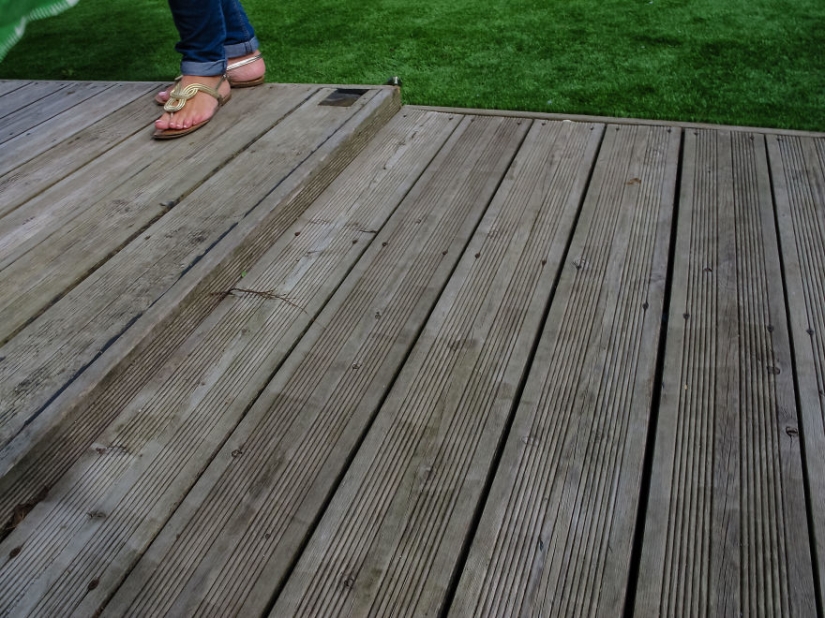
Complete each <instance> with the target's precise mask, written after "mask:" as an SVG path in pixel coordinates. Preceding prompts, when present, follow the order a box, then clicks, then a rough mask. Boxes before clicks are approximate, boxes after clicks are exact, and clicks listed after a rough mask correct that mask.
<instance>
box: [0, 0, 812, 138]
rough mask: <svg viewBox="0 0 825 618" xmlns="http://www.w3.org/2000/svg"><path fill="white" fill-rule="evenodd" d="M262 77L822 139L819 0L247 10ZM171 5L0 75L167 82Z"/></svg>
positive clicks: (274, 0) (38, 47)
mask: <svg viewBox="0 0 825 618" xmlns="http://www.w3.org/2000/svg"><path fill="white" fill-rule="evenodd" d="M244 6H245V8H246V10H247V13H248V14H249V16H250V19H251V20H252V23H253V24H254V26H255V28H256V30H257V34H258V38H259V39H260V40H261V45H262V50H263V52H264V53H265V55H266V58H267V65H268V74H267V80H268V81H275V82H316V83H330V84H332V83H335V84H376V83H384V82H385V81H386V80H387V79H388V78H389V77H391V76H395V75H398V76H400V77H401V79H402V80H403V84H404V86H403V89H402V96H403V100H404V102H405V103H410V104H424V105H444V106H455V107H477V108H489V109H506V110H522V111H528V110H529V111H542V112H561V113H570V114H591V115H600V116H621V117H633V118H652V119H664V120H681V121H697V122H711V123H722V124H735V125H751V126H764V127H783V128H794V129H809V130H818V131H825V2H822V0H793V1H790V0H749V1H747V2H745V1H744V0H416V1H415V2H410V1H409V0H315V1H313V2H306V1H305V0H244ZM176 38H177V37H176V33H175V30H174V27H173V25H172V21H171V17H170V14H169V9H168V7H167V6H166V3H165V1H164V0H144V1H143V2H133V1H128V2H127V1H126V0H82V2H80V3H79V4H78V5H77V6H76V7H75V8H73V9H71V10H70V11H67V12H66V13H64V14H62V15H60V16H58V17H55V18H50V19H47V20H43V21H40V22H35V23H33V24H31V25H30V26H29V28H28V31H27V33H26V35H25V36H24V39H23V41H21V42H20V43H19V44H18V45H17V46H16V47H15V48H14V49H12V51H11V52H10V53H9V54H8V56H7V57H6V58H5V59H4V60H3V61H2V62H0V78H18V79H84V80H85V79H102V80H119V81H120V80H164V79H169V78H170V77H172V76H174V75H175V74H176V73H177V65H178V57H177V55H176V54H175V52H174V50H173V44H174V42H175V41H176Z"/></svg>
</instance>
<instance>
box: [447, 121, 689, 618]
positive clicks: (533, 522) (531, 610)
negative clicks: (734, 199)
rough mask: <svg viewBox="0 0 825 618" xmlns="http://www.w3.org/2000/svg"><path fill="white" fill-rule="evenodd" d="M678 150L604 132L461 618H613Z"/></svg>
mask: <svg viewBox="0 0 825 618" xmlns="http://www.w3.org/2000/svg"><path fill="white" fill-rule="evenodd" d="M679 144H680V135H679V131H678V130H674V131H671V130H670V129H666V128H664V127H619V126H610V127H608V128H607V131H606V136H605V141H604V144H603V145H602V150H601V152H600V154H599V159H598V161H597V162H596V167H595V170H594V173H593V178H592V181H591V184H590V187H589V188H588V192H587V197H586V200H585V204H584V207H583V210H582V217H581V220H580V222H579V225H578V227H577V228H576V231H575V234H574V236H573V240H572V245H571V248H570V252H569V256H568V259H567V263H566V264H565V266H564V270H563V272H562V275H561V280H560V282H559V287H558V291H557V292H556V295H555V297H554V300H553V303H552V305H551V307H550V312H549V315H548V318H547V322H546V328H545V330H544V333H543V334H542V337H541V340H540V342H539V345H538V349H537V352H536V356H535V359H534V361H533V364H532V368H531V371H530V376H529V378H528V381H527V383H526V386H525V390H524V394H523V396H522V398H521V402H520V404H519V407H518V410H517V413H516V416H515V419H514V422H513V426H512V429H511V430H510V434H509V437H508V440H507V444H506V445H505V448H504V451H503V455H502V459H501V462H500V464H499V466H498V470H497V472H496V476H495V479H494V482H493V485H492V488H491V491H490V495H489V498H488V500H487V506H486V508H485V511H484V514H483V516H482V518H481V520H480V524H479V527H478V530H477V533H476V535H475V538H474V540H473V544H472V546H471V547H470V551H469V554H468V558H467V563H466V566H465V570H464V572H463V574H462V577H461V579H460V582H459V585H458V588H457V591H456V596H455V599H454V603H453V605H452V608H451V613H452V614H454V615H456V616H513V615H519V616H520V615H541V616H565V617H567V616H580V615H588V616H596V615H601V616H615V615H617V614H620V613H621V608H622V606H623V603H624V600H625V597H626V594H627V587H628V584H629V582H628V578H627V572H628V569H629V566H630V560H631V551H632V545H633V533H634V527H635V520H636V515H637V509H638V505H639V500H640V498H641V496H640V485H641V475H642V465H643V460H644V451H645V443H646V437H647V436H646V434H647V427H648V423H649V417H650V411H651V405H652V393H653V379H654V373H655V365H656V354H657V348H658V339H659V331H660V324H661V315H662V308H663V303H664V286H665V279H666V274H667V256H668V250H669V242H670V229H671V219H672V209H673V204H674V197H675V190H676V177H677V170H678V152H679Z"/></svg>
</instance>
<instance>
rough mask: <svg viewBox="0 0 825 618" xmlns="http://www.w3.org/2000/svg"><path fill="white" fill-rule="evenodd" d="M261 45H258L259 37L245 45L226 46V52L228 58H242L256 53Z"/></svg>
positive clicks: (253, 38)
mask: <svg viewBox="0 0 825 618" xmlns="http://www.w3.org/2000/svg"><path fill="white" fill-rule="evenodd" d="M259 47H260V45H259V44H258V37H254V36H253V37H252V38H251V39H249V40H248V41H245V42H244V43H235V44H233V45H224V48H223V49H224V52H225V53H226V57H227V58H240V57H241V56H246V55H248V54H251V53H252V52H254V51H256V50H257V49H258V48H259Z"/></svg>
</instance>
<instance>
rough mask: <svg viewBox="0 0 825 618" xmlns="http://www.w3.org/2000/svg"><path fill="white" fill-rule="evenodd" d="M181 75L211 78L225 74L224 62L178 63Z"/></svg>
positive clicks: (186, 61)
mask: <svg viewBox="0 0 825 618" xmlns="http://www.w3.org/2000/svg"><path fill="white" fill-rule="evenodd" d="M180 73H181V75H197V76H199V77H212V76H215V75H223V74H224V73H226V60H216V61H215V62H192V61H189V60H184V61H183V62H181V63H180Z"/></svg>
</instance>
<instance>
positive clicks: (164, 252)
mask: <svg viewBox="0 0 825 618" xmlns="http://www.w3.org/2000/svg"><path fill="white" fill-rule="evenodd" d="M326 95H327V91H325V90H324V89H321V90H319V91H318V92H317V94H315V95H313V96H312V97H310V98H309V99H307V100H306V102H305V103H303V104H302V105H301V106H300V107H299V108H297V109H296V110H294V111H293V112H292V113H291V114H290V115H289V116H288V117H287V120H286V121H284V122H281V123H280V124H278V125H277V126H276V127H275V129H274V130H273V131H270V132H268V133H266V134H265V135H264V137H260V138H259V137H258V136H259V135H260V133H258V132H253V133H252V134H248V135H247V139H252V140H257V141H255V143H254V144H253V145H251V146H249V147H247V148H246V149H245V150H244V147H243V146H242V145H240V144H238V145H236V147H237V149H239V150H243V152H242V153H241V154H240V155H238V156H237V157H235V158H234V159H233V161H232V165H230V166H227V167H224V168H223V169H221V170H220V171H219V172H217V173H214V174H210V173H211V172H212V171H213V170H209V169H208V170H201V171H200V175H201V178H202V179H206V178H209V180H208V181H207V182H205V183H204V184H202V185H201V186H200V187H199V188H198V189H197V190H195V191H194V192H193V193H192V194H190V195H189V196H187V197H186V198H185V199H183V201H182V202H181V203H180V204H179V205H178V206H176V207H175V208H173V209H172V210H171V211H170V212H169V214H168V215H166V216H165V217H163V218H162V219H161V220H160V221H158V222H157V223H156V224H155V225H153V226H152V227H150V228H148V229H147V230H146V232H145V233H142V234H141V236H140V237H139V238H137V239H135V240H134V241H133V242H131V243H130V244H129V245H128V246H127V247H125V248H124V249H123V250H122V251H120V253H118V254H117V255H116V256H115V257H114V258H112V259H110V260H108V261H107V262H106V263H105V264H104V265H103V266H101V267H100V268H99V269H98V270H97V271H95V272H94V273H93V274H92V275H90V276H88V277H86V278H85V279H84V280H83V281H82V283H80V284H79V285H78V286H77V287H75V288H74V289H73V290H72V291H71V292H70V293H69V294H68V295H66V296H65V297H64V298H63V299H61V301H60V302H59V303H57V304H56V305H54V306H53V307H51V308H50V309H49V310H48V311H46V312H45V313H44V314H43V315H42V316H40V317H39V318H38V319H37V320H36V321H34V322H33V323H32V324H31V325H30V326H28V327H27V328H25V329H24V330H23V331H22V332H21V333H20V334H18V335H17V336H15V337H14V338H13V339H12V340H11V341H10V342H9V343H7V344H6V345H5V346H3V347H2V348H0V356H2V357H3V360H1V361H0V444H2V445H6V444H7V443H8V441H9V440H10V439H11V438H12V437H13V436H14V435H16V434H17V432H19V431H20V430H21V429H22V428H23V427H24V426H25V425H26V424H27V423H28V422H30V421H31V420H32V419H33V418H34V417H35V416H37V415H38V414H39V413H40V411H41V410H42V408H43V406H44V405H47V404H48V403H49V401H50V399H51V398H52V397H54V396H55V394H57V393H59V392H60V391H61V389H63V388H65V386H66V385H67V384H68V383H69V382H71V381H72V380H74V379H75V378H76V377H77V375H76V374H77V373H78V372H82V371H83V370H84V368H85V367H86V366H87V365H88V364H89V363H90V362H92V361H93V360H94V359H95V358H96V357H97V356H98V355H99V354H100V351H101V350H102V349H104V348H105V347H106V346H107V345H108V344H109V342H111V341H112V340H113V339H116V338H118V337H120V336H121V335H122V334H123V332H124V331H125V330H126V329H128V328H129V326H130V325H131V323H132V322H133V321H134V320H135V319H136V318H137V317H139V316H140V315H141V314H142V313H143V312H144V311H146V309H147V308H148V307H150V306H151V305H152V304H153V303H154V302H155V301H156V300H157V299H158V298H159V297H160V296H161V295H163V294H164V293H165V292H166V291H167V290H168V289H169V288H170V287H172V286H173V285H174V283H175V282H176V281H177V280H178V279H179V278H180V276H181V274H182V273H184V272H185V271H186V270H187V269H188V268H189V267H191V265H192V264H194V263H196V262H197V261H199V260H200V259H201V258H202V257H203V255H204V253H206V252H208V251H209V250H210V248H211V247H212V246H213V245H214V244H215V243H216V242H217V241H218V240H220V239H221V238H222V237H223V236H224V235H225V234H226V233H227V232H228V231H229V230H231V229H232V228H233V227H234V226H235V225H237V223H238V222H239V221H240V220H242V219H243V218H244V217H245V216H246V215H247V213H248V212H249V211H251V210H252V209H253V208H255V207H256V206H257V205H258V204H259V203H260V202H261V201H262V200H263V198H265V197H266V196H267V194H268V193H270V192H271V191H272V190H273V189H274V188H276V187H277V186H278V185H279V184H280V183H281V182H283V180H284V179H285V178H287V177H288V176H290V175H291V174H293V173H294V172H295V170H296V169H297V168H299V167H300V166H301V164H302V162H303V161H304V160H306V159H307V158H308V157H310V156H311V155H312V154H313V152H315V151H316V150H318V149H319V148H321V147H322V146H324V144H325V143H327V141H328V140H329V139H330V137H332V136H334V135H335V134H336V132H337V131H339V129H340V128H341V126H342V125H343V124H345V123H346V122H347V121H348V120H349V119H351V118H353V116H354V115H355V114H356V113H357V112H358V111H359V110H361V109H362V108H363V107H364V106H367V105H369V104H370V101H372V100H373V99H374V98H379V99H381V100H382V101H386V102H387V104H389V103H390V98H389V95H386V94H384V91H374V92H372V93H370V94H368V95H364V101H363V102H361V103H359V104H357V105H354V106H353V107H351V108H333V107H323V106H319V105H318V103H319V102H320V101H321V100H323V98H324V97H325V96H326ZM299 100H300V99H299ZM258 113H259V114H262V113H263V112H262V110H261V109H260V108H259V109H258ZM281 116H282V114H280V113H279V114H275V115H274V118H271V119H270V118H267V119H265V120H264V122H265V123H266V124H264V128H262V129H261V130H262V131H266V127H269V126H271V124H270V122H271V123H275V122H276V121H277V120H278V119H279V118H280V117H281ZM247 130H250V129H249V128H247ZM239 131H240V128H239V125H238V124H235V125H233V126H232V131H231V132H232V133H233V134H234V133H237V132H239ZM198 133H202V132H198ZM195 135H197V133H196V134H195ZM227 139H229V137H228V136H227ZM273 142H275V143H274V144H273ZM185 145H186V144H185V140H184V146H185ZM260 148H267V149H268V150H267V153H266V154H265V155H264V156H265V157H268V158H265V159H262V161H263V163H255V157H254V155H255V154H256V153H258V152H260ZM179 154H180V153H179ZM190 158H192V159H194V160H197V159H198V155H196V154H193V155H191V157H190ZM216 162H219V163H221V164H223V163H225V162H226V161H225V160H224V159H219V160H217V161H216ZM192 169H193V170H194V168H192ZM143 182H144V183H145V182H151V181H150V179H149V178H148V177H144V178H143ZM158 182H159V183H160V180H158ZM161 184H165V183H161ZM153 185H154V183H153ZM228 185H232V186H235V187H236V190H235V191H231V192H228V191H226V190H225V189H224V187H225V186H228ZM154 186H157V185H154ZM170 187H171V185H170ZM218 189H220V190H218ZM167 190H170V189H169V188H167ZM131 191H132V192H135V193H136V194H137V197H136V198H135V199H138V200H140V201H141V203H143V200H144V199H145V198H146V193H151V194H153V195H154V193H153V191H152V190H151V189H150V191H149V192H145V189H143V188H141V187H140V186H139V184H135V185H134V186H133V187H131ZM177 195H180V194H177ZM113 218H114V217H113ZM95 223H97V222H90V224H91V225H94V224H95ZM100 223H101V225H103V224H104V223H105V222H100ZM97 238H98V242H103V241H102V238H101V237H100V236H97ZM49 244H50V245H51V244H52V243H49ZM88 249H89V247H88V242H86V238H84V237H82V236H81V237H78V238H77V239H76V240H75V244H73V245H72V246H71V248H70V249H69V248H67V252H66V253H64V254H63V256H59V255H58V256H55V258H56V259H62V260H64V261H65V260H68V258H69V256H71V257H72V259H73V260H74V259H77V260H83V257H82V255H81V254H78V253H76V252H77V251H81V252H82V251H83V250H88ZM28 255H31V252H30V253H29V254H27V256H26V257H28ZM22 261H23V260H20V261H18V262H16V263H15V265H17V264H18V263H20V262H22ZM33 266H34V265H33ZM69 267H70V268H71V272H74V273H76V272H77V271H76V270H74V266H72V265H69ZM41 268H42V265H41ZM43 270H46V269H43ZM55 276H56V275H51V276H50V279H49V281H52V280H53V279H54V277H55ZM76 276H77V275H76ZM32 278H35V279H36V278H37V277H32ZM21 283H24V282H23V281H21ZM2 290H3V292H2V293H3V298H4V300H5V299H7V298H8V296H9V295H14V294H16V292H15V288H14V287H13V286H12V287H5V286H4V287H3V288H2ZM20 302H22V300H20V299H18V298H15V297H13V298H11V302H7V303H6V309H5V310H4V311H2V312H0V315H5V311H11V309H10V307H18V306H19V305H18V303H20Z"/></svg>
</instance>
